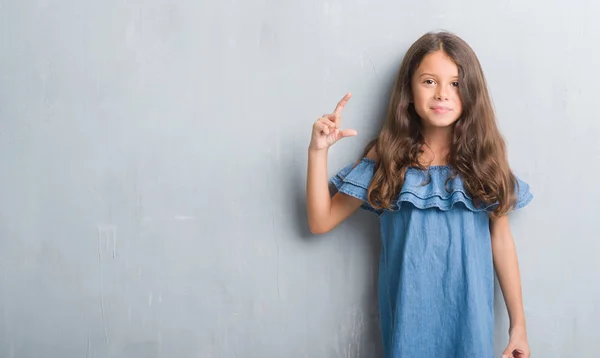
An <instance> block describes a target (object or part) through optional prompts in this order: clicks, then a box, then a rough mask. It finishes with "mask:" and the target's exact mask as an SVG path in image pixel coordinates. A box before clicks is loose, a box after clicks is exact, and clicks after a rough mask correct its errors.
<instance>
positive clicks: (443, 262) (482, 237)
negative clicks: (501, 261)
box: [331, 158, 533, 358]
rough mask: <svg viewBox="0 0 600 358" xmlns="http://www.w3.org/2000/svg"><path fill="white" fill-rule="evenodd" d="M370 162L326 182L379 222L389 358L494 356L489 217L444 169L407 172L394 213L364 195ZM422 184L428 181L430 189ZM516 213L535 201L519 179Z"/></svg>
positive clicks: (382, 300) (380, 288)
mask: <svg viewBox="0 0 600 358" xmlns="http://www.w3.org/2000/svg"><path fill="white" fill-rule="evenodd" d="M374 166H375V162H374V161H372V160H370V159H367V158H363V159H362V160H361V161H360V162H359V163H358V164H357V165H356V166H355V165H354V163H352V164H349V165H347V166H346V167H344V168H343V169H342V170H341V171H339V172H338V173H337V174H336V175H335V176H334V177H333V178H332V179H331V182H332V183H333V184H334V185H335V186H336V188H337V189H338V191H339V192H341V193H344V194H347V195H351V196H353V197H356V198H358V199H361V200H363V201H364V203H363V205H362V208H363V209H365V210H369V211H371V212H374V213H375V214H377V215H378V216H379V219H380V224H381V239H382V249H381V255H380V261H379V280H378V281H379V282H378V296H379V297H378V301H379V313H380V322H381V331H382V337H383V347H384V353H385V357H386V358H408V357H410V358H413V357H418V358H430V357H431V358H456V357H478V358H480V357H489V358H492V357H493V354H494V353H493V351H494V340H493V334H494V311H493V298H494V268H493V261H492V247H491V240H490V239H491V238H490V230H489V216H488V214H489V213H488V211H489V210H491V209H492V208H493V206H494V205H489V206H487V207H476V206H475V205H474V204H473V202H472V201H471V199H470V198H469V196H468V194H467V193H466V191H465V189H464V186H463V182H462V180H461V178H460V177H456V178H454V179H452V180H451V181H449V182H447V179H448V178H449V176H450V174H451V168H450V167H449V166H432V167H430V168H429V170H428V171H422V170H419V169H415V168H410V169H409V170H408V171H407V173H406V179H405V182H404V185H403V188H402V190H401V192H400V194H399V195H398V197H397V199H396V200H395V201H394V207H393V208H392V210H375V209H373V208H372V207H371V206H370V205H369V204H368V203H367V202H366V199H367V188H368V186H369V184H370V182H371V178H372V176H373V170H374ZM517 179H518V178H517ZM427 180H429V181H428V182H427ZM516 190H518V204H517V208H521V207H523V206H525V205H527V204H528V203H529V202H530V201H531V200H532V198H533V196H532V195H531V193H530V192H529V186H528V185H527V184H526V183H524V182H523V181H521V180H520V179H518V187H517V189H516Z"/></svg>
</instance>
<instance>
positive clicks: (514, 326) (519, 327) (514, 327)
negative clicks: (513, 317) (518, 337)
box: [508, 321, 527, 335]
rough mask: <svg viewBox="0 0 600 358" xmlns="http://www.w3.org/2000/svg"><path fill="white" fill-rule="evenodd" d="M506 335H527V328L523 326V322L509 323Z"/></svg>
mask: <svg viewBox="0 0 600 358" xmlns="http://www.w3.org/2000/svg"><path fill="white" fill-rule="evenodd" d="M508 334H509V335H513V334H522V335H527V327H526V326H525V321H518V322H511V323H510V328H509V329H508Z"/></svg>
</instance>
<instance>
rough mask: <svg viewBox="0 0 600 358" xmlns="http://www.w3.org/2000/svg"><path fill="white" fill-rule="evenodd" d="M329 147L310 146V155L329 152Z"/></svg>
mask: <svg viewBox="0 0 600 358" xmlns="http://www.w3.org/2000/svg"><path fill="white" fill-rule="evenodd" d="M328 150H329V148H313V147H311V146H308V154H309V155H319V154H327V151H328Z"/></svg>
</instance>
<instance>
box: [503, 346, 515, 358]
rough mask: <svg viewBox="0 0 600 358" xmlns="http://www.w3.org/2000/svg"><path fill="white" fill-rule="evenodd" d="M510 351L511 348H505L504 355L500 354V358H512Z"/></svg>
mask: <svg viewBox="0 0 600 358" xmlns="http://www.w3.org/2000/svg"><path fill="white" fill-rule="evenodd" d="M512 351H513V348H512V347H511V346H508V347H506V349H505V350H504V353H502V358H513V355H512Z"/></svg>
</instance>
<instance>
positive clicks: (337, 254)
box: [0, 0, 600, 358]
mask: <svg viewBox="0 0 600 358" xmlns="http://www.w3.org/2000/svg"><path fill="white" fill-rule="evenodd" d="M599 16H600V3H598V2H593V1H589V0H588V1H583V0H581V1H575V2H571V3H569V2H564V1H560V2H559V1H550V2H548V1H541V0H526V1H519V2H516V1H494V2H491V1H457V0H451V1H441V0H426V1H418V2H417V1H415V2H404V1H400V2H398V1H379V0H374V1H368V2H367V1H364V0H362V1H361V0H351V1H315V0H308V1H289V0H285V1H272V0H266V1H257V0H248V1H234V0H224V1H219V2H216V1H192V0H147V1H141V0H131V1H123V0H105V1H74V0H64V1H56V2H53V1H48V0H22V1H8V0H0V164H1V166H2V171H1V174H0V175H1V178H2V180H1V184H2V185H0V265H1V266H0V357H3V358H4V357H5V358H30V357H31V358H33V357H61V358H67V357H86V358H92V357H98V358H100V357H110V358H113V357H115V358H116V357H127V358H154V357H169V358H176V357H195V358H197V357H200V358H204V357H261V358H266V357H311V358H313V357H324V358H325V357H327V358H328V357H380V356H381V347H380V334H379V331H378V330H379V328H378V321H377V304H376V295H375V294H376V273H377V259H378V251H379V241H378V240H379V233H378V226H377V221H376V220H377V219H376V218H375V217H374V216H373V215H370V214H369V213H366V212H359V213H357V214H356V215H354V216H352V217H351V218H350V219H349V220H347V221H346V222H344V223H343V224H342V225H341V226H339V227H338V228H336V229H335V230H334V231H332V232H330V233H328V234H325V235H321V236H313V235H311V234H310V233H309V231H308V228H307V224H306V215H305V202H304V195H305V179H306V177H305V176H306V160H307V155H306V154H307V147H308V143H309V139H310V130H311V125H312V123H313V122H314V121H315V120H316V118H317V117H319V116H320V115H322V114H323V113H329V112H331V111H332V110H333V108H334V106H335V104H336V103H337V101H338V100H339V99H340V98H341V97H342V96H343V95H344V94H345V93H346V92H352V93H353V97H352V99H351V100H350V102H349V104H348V106H347V107H346V109H345V111H344V116H345V117H344V123H345V126H346V127H348V128H354V129H356V130H358V132H359V136H358V137H355V138H352V139H346V140H343V141H341V142H339V143H338V144H336V146H334V147H333V148H332V149H331V150H330V157H329V170H330V172H331V174H333V173H334V172H335V171H337V170H339V169H340V168H341V167H342V166H343V165H344V164H346V163H348V162H349V161H352V160H355V159H357V158H358V156H360V154H361V152H362V148H363V146H364V144H365V143H366V142H367V141H368V140H369V139H371V138H372V137H373V136H374V135H375V134H376V133H377V131H378V129H379V127H380V125H381V123H382V120H383V114H384V111H385V106H386V104H387V101H388V96H389V93H390V89H391V85H392V80H393V77H394V75H395V73H396V70H397V68H398V65H399V63H400V60H401V59H402V56H403V55H404V53H405V51H406V49H407V48H408V46H409V45H410V44H411V43H412V42H413V41H414V40H416V39H417V38H418V37H419V36H420V35H421V34H423V33H424V32H427V31H430V30H439V29H446V30H450V31H452V32H455V33H456V34H458V35H460V36H461V37H463V38H464V39H465V40H467V42H469V43H470V44H471V46H472V47H473V48H474V50H475V51H476V53H477V54H478V56H479V58H480V60H481V62H482V65H483V67H484V71H485V73H486V76H487V79H488V81H489V86H490V89H491V93H492V96H493V98H494V103H495V107H496V109H497V114H498V123H499V125H500V127H501V130H502V132H503V134H504V136H505V138H506V140H507V143H508V148H509V156H510V160H511V165H512V167H513V169H514V170H515V172H517V173H518V174H519V176H520V177H522V179H524V180H526V181H527V182H528V183H529V184H531V187H532V191H533V193H534V195H535V200H534V201H533V202H532V204H531V205H529V206H528V207H527V208H526V209H524V210H523V211H519V212H517V213H515V214H514V215H513V216H512V217H511V221H512V227H513V234H514V237H515V242H516V245H517V249H518V253H519V260H520V267H521V274H522V279H523V295H524V305H525V311H526V314H527V319H528V333H529V340H530V345H531V349H532V352H533V356H535V357H544V358H546V357H565V358H571V357H590V358H592V357H599V356H600V340H598V337H599V335H600V333H599V329H598V321H600V300H599V299H598V297H599V295H600V283H599V280H598V273H599V272H600V260H598V253H599V252H600V240H599V239H600V234H599V229H598V223H599V220H598V214H600V184H599V182H600V179H599V178H600V150H599V149H598V139H597V138H598V137H599V135H600V121H598V119H597V118H598V114H597V111H596V106H595V105H596V104H597V103H598V98H597V97H598V94H599V93H600V81H599V80H598V79H599V76H598V71H597V64H598V63H600V51H599V50H598V49H597V47H596V46H595V45H593V44H594V43H596V44H598V43H600V22H599V21H597V19H598V17H599ZM496 298H497V300H496V303H495V305H496V313H497V315H496V316H497V318H496V320H497V323H496V336H495V339H496V346H497V347H496V353H497V354H498V356H499V354H500V352H501V351H502V350H503V349H504V347H505V344H506V343H507V338H508V337H507V327H508V326H507V324H508V321H507V315H506V311H505V308H504V303H503V302H502V297H501V294H500V292H499V291H497V292H496Z"/></svg>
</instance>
